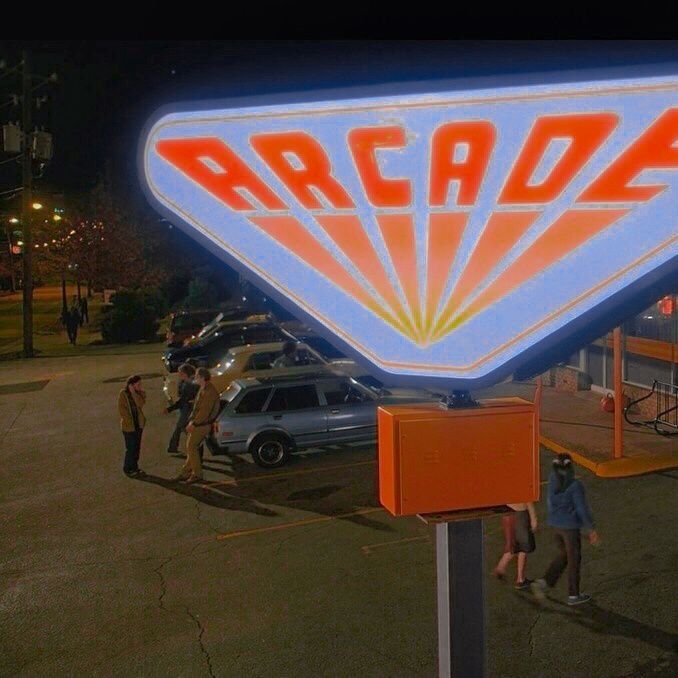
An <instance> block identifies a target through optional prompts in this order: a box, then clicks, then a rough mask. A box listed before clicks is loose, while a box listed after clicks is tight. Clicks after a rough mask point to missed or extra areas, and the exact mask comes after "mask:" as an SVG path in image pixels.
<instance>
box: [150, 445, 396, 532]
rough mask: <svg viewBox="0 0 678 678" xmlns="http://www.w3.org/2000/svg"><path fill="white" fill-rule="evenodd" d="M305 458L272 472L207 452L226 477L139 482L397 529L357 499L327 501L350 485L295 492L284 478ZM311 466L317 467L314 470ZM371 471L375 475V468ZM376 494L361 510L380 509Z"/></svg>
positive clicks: (232, 503) (211, 501) (214, 500)
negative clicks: (372, 515)
mask: <svg viewBox="0 0 678 678" xmlns="http://www.w3.org/2000/svg"><path fill="white" fill-rule="evenodd" d="M343 449H344V448H342V446H337V448H336V449H333V450H331V451H330V450H328V453H331V452H334V453H335V454H338V455H340V454H341V452H342V450H343ZM174 456H175V457H176V458H177V459H179V458H185V457H184V455H182V454H178V455H174ZM304 458H305V454H304V453H300V454H295V455H292V457H291V459H290V460H289V462H288V464H287V465H286V467H285V469H278V470H272V471H267V470H265V469H261V468H259V467H258V466H256V465H255V464H253V463H251V462H249V461H247V460H245V459H244V458H243V457H242V455H239V454H232V455H231V454H226V455H212V454H211V453H210V452H208V451H207V450H205V453H204V455H203V459H202V467H203V469H204V470H207V471H212V472H213V473H218V474H220V475H223V476H225V478H224V480H222V481H219V480H215V481H210V480H205V481H203V482H201V483H197V484H195V485H184V484H183V483H178V482H174V481H173V480H169V479H164V478H160V477H158V476H154V475H147V476H140V477H139V480H143V481H145V482H150V483H154V484H156V485H161V486H162V487H165V488H167V489H169V490H172V491H173V492H177V493H178V494H183V495H185V496H189V497H191V498H193V499H195V500H196V501H199V502H202V503H204V504H208V505H209V506H215V507H217V508H222V509H231V510H235V511H246V512H249V513H255V514H257V515H261V516H267V517H275V516H278V515H279V514H278V513H276V512H275V511H272V510H270V509H267V508H265V507H263V506H261V504H260V503H259V502H263V503H266V504H268V505H278V506H280V507H287V508H292V509H296V510H301V511H306V512H308V513H315V514H318V515H326V516H330V517H332V518H336V519H337V520H342V521H346V522H350V523H354V524H356V525H360V526H362V527H367V528H369V529H372V530H375V531H379V532H394V528H393V526H392V525H391V524H389V523H387V522H383V521H379V520H373V519H372V518H370V516H369V515H364V514H361V513H360V512H356V510H355V509H356V506H355V504H354V501H353V498H351V499H350V504H348V505H346V502H342V501H341V499H339V500H337V501H334V502H333V501H329V502H327V503H325V502H324V501H323V500H325V499H328V498H330V497H331V496H332V495H334V494H335V493H338V492H340V491H341V490H343V489H345V487H346V485H345V484H344V485H339V484H334V483H322V484H318V485H316V486H313V487H310V488H305V489H299V490H292V491H291V488H290V485H289V483H287V482H284V480H283V479H284V478H285V476H286V475H287V474H288V473H290V472H291V473H292V474H293V473H294V471H295V466H297V465H301V464H302V462H303V460H304ZM309 470H312V469H310V468H309ZM371 473H376V468H375V469H374V470H373V471H371ZM311 477H312V476H311ZM260 481H261V482H260ZM376 494H377V493H376V491H375V493H374V495H371V496H369V497H368V498H362V501H361V502H360V506H361V508H367V509H370V508H378V507H379V504H378V501H377V499H376ZM342 503H343V504H344V505H343V506H342Z"/></svg>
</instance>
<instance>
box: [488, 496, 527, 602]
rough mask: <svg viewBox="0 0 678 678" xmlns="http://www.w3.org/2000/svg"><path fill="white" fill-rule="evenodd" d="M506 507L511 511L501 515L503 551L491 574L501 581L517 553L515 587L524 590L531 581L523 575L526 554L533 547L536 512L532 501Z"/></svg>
mask: <svg viewBox="0 0 678 678" xmlns="http://www.w3.org/2000/svg"><path fill="white" fill-rule="evenodd" d="M508 507H509V508H510V509H511V513H507V514H505V515H503V516H502V517H501V521H502V528H503V530H504V553H503V555H502V557H501V558H500V559H499V562H498V563H497V566H496V567H495V568H494V570H493V571H492V574H494V576H495V577H496V578H497V579H499V580H501V581H503V580H504V577H505V575H506V568H507V567H508V564H509V563H510V562H511V560H512V559H513V556H515V555H517V556H518V559H517V564H516V583H515V588H516V589H518V590H519V591H524V590H525V589H528V588H529V587H530V584H531V583H532V582H531V581H530V580H529V579H527V577H525V567H526V565H527V554H528V553H532V551H534V548H535V542H534V533H535V532H536V530H537V513H536V511H535V510H534V504H533V503H532V502H529V503H527V504H508Z"/></svg>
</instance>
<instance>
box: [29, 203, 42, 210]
mask: <svg viewBox="0 0 678 678" xmlns="http://www.w3.org/2000/svg"><path fill="white" fill-rule="evenodd" d="M31 207H33V209H34V210H41V209H42V203H41V202H34V203H33V205H31Z"/></svg>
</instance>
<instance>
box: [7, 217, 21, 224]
mask: <svg viewBox="0 0 678 678" xmlns="http://www.w3.org/2000/svg"><path fill="white" fill-rule="evenodd" d="M9 223H10V224H18V223H19V220H18V219H17V218H16V217H12V218H11V219H10V220H9Z"/></svg>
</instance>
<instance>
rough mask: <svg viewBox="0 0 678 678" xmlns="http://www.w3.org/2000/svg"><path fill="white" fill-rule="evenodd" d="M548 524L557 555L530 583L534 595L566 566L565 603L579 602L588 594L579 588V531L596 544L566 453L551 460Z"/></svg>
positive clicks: (551, 583)
mask: <svg viewBox="0 0 678 678" xmlns="http://www.w3.org/2000/svg"><path fill="white" fill-rule="evenodd" d="M547 507H548V524H549V525H550V526H551V527H553V528H554V529H555V532H556V544H557V546H558V555H557V556H556V557H555V558H554V559H553V561H551V564H550V565H549V566H548V568H547V570H546V574H545V575H544V577H543V578H542V579H537V581H535V582H533V584H532V591H533V592H534V594H535V595H536V596H537V597H538V598H540V599H543V598H544V597H545V595H546V590H547V589H548V588H553V587H554V586H555V585H556V583H557V582H558V580H559V579H560V577H561V575H562V574H563V572H564V571H565V568H567V571H568V572H567V574H568V589H569V591H568V593H569V595H568V598H567V604H568V605H580V604H581V603H586V602H588V601H589V600H591V596H589V595H586V594H585V593H581V592H580V590H579V575H580V570H581V530H586V531H588V538H589V542H590V543H591V544H592V545H593V546H595V545H596V544H597V543H598V533H597V532H596V529H595V525H594V523H593V516H592V515H591V509H590V508H589V505H588V503H587V501H586V493H585V491H584V486H583V485H582V484H581V483H580V482H579V481H578V480H576V479H575V477H574V464H573V463H572V458H571V457H570V455H569V454H559V455H558V456H557V457H556V458H555V459H554V460H553V471H552V472H551V476H550V477H549V486H548V499H547Z"/></svg>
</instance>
